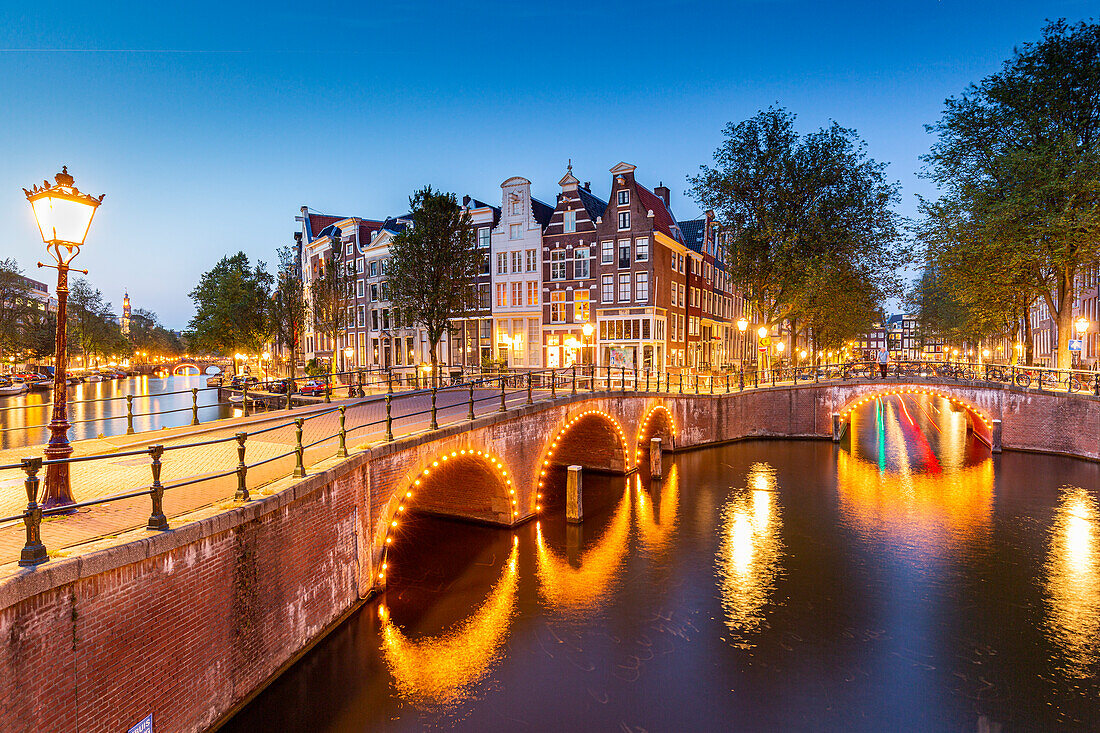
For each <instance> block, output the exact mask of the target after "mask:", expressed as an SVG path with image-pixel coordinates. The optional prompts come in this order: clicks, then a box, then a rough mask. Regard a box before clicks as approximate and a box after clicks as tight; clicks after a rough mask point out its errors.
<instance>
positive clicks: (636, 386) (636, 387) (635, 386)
mask: <svg viewBox="0 0 1100 733" xmlns="http://www.w3.org/2000/svg"><path fill="white" fill-rule="evenodd" d="M634 391H635V392H637V391H638V367H634Z"/></svg>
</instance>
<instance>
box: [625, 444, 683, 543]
mask: <svg viewBox="0 0 1100 733" xmlns="http://www.w3.org/2000/svg"><path fill="white" fill-rule="evenodd" d="M634 480H635V487H636V489H637V491H636V494H635V496H636V497H637V499H636V502H635V513H634V521H635V523H636V524H637V527H638V538H639V539H640V540H641V543H642V551H643V552H645V553H646V554H647V555H650V556H651V557H659V556H663V555H664V554H665V552H666V551H667V550H668V549H669V547H670V546H671V544H672V535H673V534H674V533H675V531H676V519H677V510H678V509H679V504H680V476H679V470H678V468H677V466H676V464H672V467H671V468H670V469H669V472H668V477H667V478H665V480H664V481H660V482H657V481H655V482H653V483H651V484H650V487H649V488H650V491H651V492H659V493H657V497H656V499H657V501H654V497H651V496H649V495H648V494H647V493H646V492H645V490H644V489H642V479H641V477H640V476H635V477H634Z"/></svg>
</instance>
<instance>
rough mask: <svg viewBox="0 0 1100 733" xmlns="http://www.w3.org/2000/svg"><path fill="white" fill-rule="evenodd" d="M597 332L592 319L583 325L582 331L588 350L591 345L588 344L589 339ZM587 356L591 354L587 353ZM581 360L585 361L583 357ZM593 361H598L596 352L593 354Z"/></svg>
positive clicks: (586, 349) (585, 346)
mask: <svg viewBox="0 0 1100 733" xmlns="http://www.w3.org/2000/svg"><path fill="white" fill-rule="evenodd" d="M595 332H596V327H595V326H593V325H592V323H591V321H590V322H588V323H585V324H584V325H583V326H581V333H582V334H584V348H585V351H586V352H587V351H588V349H589V348H590V347H589V345H588V341H589V339H591V338H592V334H593V333H595ZM585 356H589V355H588V354H587V353H586V354H585ZM581 361H584V359H582V360H581ZM591 362H592V363H595V362H596V355H595V354H592V355H591Z"/></svg>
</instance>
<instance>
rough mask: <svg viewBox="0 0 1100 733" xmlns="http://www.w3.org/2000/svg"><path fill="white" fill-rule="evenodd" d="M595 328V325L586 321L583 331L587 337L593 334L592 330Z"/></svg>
mask: <svg viewBox="0 0 1100 733" xmlns="http://www.w3.org/2000/svg"><path fill="white" fill-rule="evenodd" d="M595 330H596V329H595V327H594V326H593V325H592V324H591V323H586V324H584V326H582V327H581V331H582V332H583V333H584V335H585V338H587V337H589V336H591V335H592V332H593V331H595Z"/></svg>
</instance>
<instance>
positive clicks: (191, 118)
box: [0, 0, 1097, 328]
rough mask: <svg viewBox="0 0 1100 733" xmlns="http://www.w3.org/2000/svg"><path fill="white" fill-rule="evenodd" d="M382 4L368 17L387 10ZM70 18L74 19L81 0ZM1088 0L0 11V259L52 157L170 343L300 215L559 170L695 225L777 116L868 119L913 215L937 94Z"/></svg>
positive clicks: (114, 274) (99, 255)
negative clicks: (744, 127) (737, 158)
mask: <svg viewBox="0 0 1100 733" xmlns="http://www.w3.org/2000/svg"><path fill="white" fill-rule="evenodd" d="M376 5H377V6H376ZM66 6H67V7H66ZM1096 7H1097V6H1096V4H1095V3H1094V2H1085V1H1083V0H1073V1H1064V2H1063V1H1059V0H1047V2H1013V1H1012V0H1002V1H1001V2H978V1H974V0H941V1H939V2H935V1H932V0H920V1H915V2H905V1H899V2H881V0H880V1H879V2H866V3H863V2H860V3H855V2H831V3H830V2H820V0H817V1H815V2H793V1H792V2H783V1H780V0H755V1H748V2H737V1H735V0H734V1H730V2H719V3H708V2H674V1H671V0H670V1H668V2H660V3H657V2H650V1H649V0H636V1H635V2H614V3H596V2H590V3H561V2H556V3H547V4H541V3H529V2H509V3H503V2H496V1H495V0H494V1H492V2H481V3H476V4H473V3H469V4H467V3H458V2H453V3H430V2H407V3H390V4H381V3H379V4H374V3H363V2H328V1H325V0H319V1H317V2H313V3H309V4H297V3H295V4H289V3H282V2H265V3H257V4H251V3H224V2H223V3H207V2H192V3H147V2H140V3H139V2H112V3H64V4H61V3H55V4H52V5H51V4H41V3H38V4H26V3H22V4H18V3H5V4H4V5H3V7H2V8H0V96H2V98H3V99H4V100H5V104H4V105H3V107H2V110H3V111H2V113H0V115H2V122H0V161H3V163H2V164H0V257H7V256H14V257H16V258H17V259H18V260H19V262H20V264H21V265H22V266H23V267H24V268H25V270H27V272H28V274H29V275H31V276H32V277H38V278H39V279H44V280H47V281H52V279H51V278H50V277H49V273H48V272H46V271H41V270H39V271H37V274H36V272H35V268H34V263H35V262H37V261H38V260H39V259H41V258H42V257H43V249H42V244H41V240H40V238H39V237H38V234H37V230H36V229H35V227H34V222H33V219H32V216H31V213H30V208H29V206H28V205H27V204H26V200H25V198H24V196H23V192H22V190H21V187H23V186H28V187H29V186H30V185H31V184H32V183H34V182H36V181H41V180H42V179H43V178H46V177H50V176H52V175H53V174H54V173H55V172H56V171H57V170H58V169H59V168H60V165H61V164H62V163H65V164H67V165H68V166H69V170H70V172H71V173H72V174H73V175H74V176H75V177H76V181H77V185H78V186H80V187H81V188H82V189H84V190H87V191H89V192H92V193H96V194H98V193H106V194H107V198H106V200H105V202H104V204H103V206H102V207H101V209H100V212H99V213H98V214H97V217H96V221H95V223H94V224H93V227H92V232H91V234H90V235H89V238H88V245H87V246H86V248H85V250H84V251H83V252H82V253H81V255H80V258H79V260H77V262H78V263H79V264H80V266H81V267H84V268H87V269H89V270H91V275H90V279H91V280H92V282H93V283H94V284H95V285H96V286H98V287H99V288H100V289H102V290H103V291H104V293H105V295H106V296H107V297H108V299H109V300H111V301H112V302H113V303H114V305H115V307H116V308H118V307H119V305H120V303H121V300H122V292H123V290H124V289H128V290H129V292H130V295H131V299H132V300H133V303H134V305H135V307H145V308H149V309H151V310H154V311H156V312H157V313H158V314H159V315H160V317H161V320H162V321H164V322H165V323H166V324H168V325H169V326H172V327H176V328H182V327H184V326H185V325H186V322H187V320H188V318H190V316H191V313H192V308H191V302H190V299H189V298H188V297H187V292H188V291H189V290H190V289H191V288H192V287H193V285H194V283H195V282H196V280H197V278H198V276H199V274H200V273H201V272H203V271H204V270H206V269H209V267H210V266H211V265H212V264H213V263H214V262H215V261H216V260H217V259H218V258H219V257H220V256H221V255H222V254H224V253H228V252H236V251H237V250H239V249H243V250H244V251H245V252H247V253H248V254H249V256H250V257H253V258H259V259H264V260H266V261H268V262H269V263H270V262H272V261H274V259H275V255H274V252H275V249H276V248H277V247H279V246H281V245H284V244H287V243H289V242H290V241H291V232H292V231H293V230H294V228H295V222H294V216H295V215H296V214H297V213H298V208H299V207H300V206H301V205H303V204H306V205H309V206H311V207H313V208H314V209H317V210H319V211H321V212H324V213H334V214H355V215H360V216H368V217H370V216H374V217H378V216H385V215H387V214H393V213H399V212H401V211H402V210H404V209H406V208H407V199H408V196H409V194H410V193H411V192H412V191H413V190H414V189H415V188H417V187H418V186H420V185H423V184H425V183H431V184H432V185H433V186H436V187H441V188H443V189H445V190H449V191H454V192H456V193H458V194H459V195H461V194H463V193H470V194H472V195H474V196H476V197H478V198H482V199H484V200H489V201H496V200H498V198H499V192H500V189H499V188H498V186H499V184H500V182H501V181H503V180H504V179H506V178H508V177H510V176H513V175H522V176H526V177H527V178H529V179H531V180H532V182H533V184H534V193H535V195H536V196H537V197H539V198H542V199H544V200H546V201H550V202H552V201H553V196H554V194H555V193H556V192H557V190H558V189H557V186H556V185H555V183H556V181H557V180H558V179H559V178H560V177H561V175H562V174H563V173H564V168H565V163H566V159H567V158H572V159H573V163H574V172H575V173H576V174H577V176H578V177H579V178H581V179H582V180H591V181H592V184H593V190H594V191H595V192H597V193H599V194H601V195H606V193H605V192H606V190H607V188H608V184H609V178H610V174H609V173H608V172H607V171H608V169H609V168H610V167H611V166H613V165H614V164H615V163H617V162H619V161H620V160H625V161H628V162H631V163H634V164H635V165H637V166H638V178H639V180H640V181H641V182H643V183H645V184H647V185H649V186H650V187H652V186H655V185H657V183H658V182H659V181H663V182H664V183H665V184H666V185H668V186H669V187H670V188H672V192H673V193H672V196H673V201H672V203H673V209H674V211H675V213H676V215H677V216H678V217H680V218H689V217H692V216H695V215H697V214H698V213H699V207H698V206H697V205H696V204H695V203H694V202H693V201H691V200H690V199H689V198H688V197H687V196H686V194H685V190H686V188H687V184H686V177H687V176H688V175H690V174H692V173H694V172H696V171H697V170H698V167H699V165H701V164H705V163H709V162H710V160H711V155H712V153H713V151H714V149H715V148H716V147H717V145H718V144H719V142H720V139H721V130H722V128H723V127H724V125H725V124H726V123H727V122H729V121H739V120H742V119H744V118H746V117H750V116H751V115H753V114H754V113H755V112H756V111H757V110H758V109H761V108H765V107H767V106H768V105H770V104H779V105H782V106H785V107H787V108H789V109H790V110H792V111H793V112H795V113H796V114H798V116H799V124H800V126H801V127H802V128H804V129H814V128H817V127H819V126H821V125H824V124H827V123H828V121H829V120H830V119H835V120H837V121H838V122H840V123H841V124H843V125H845V126H848V127H854V128H855V129H856V130H858V132H859V133H860V134H861V135H862V137H863V138H864V139H865V140H866V141H867V143H868V145H869V149H870V153H871V155H872V156H873V157H875V158H876V159H879V160H884V161H888V162H890V164H891V165H890V168H889V171H890V174H891V176H892V177H893V178H895V179H897V180H899V181H900V182H901V184H902V190H903V197H904V200H903V203H902V206H901V211H902V212H903V213H905V214H907V215H910V214H912V213H913V212H914V211H915V196H916V194H918V193H919V194H925V195H928V194H929V193H931V190H930V188H929V186H928V184H927V183H926V182H925V181H922V180H920V179H918V178H917V177H916V173H917V172H918V170H919V168H920V161H919V156H920V155H921V154H922V153H923V152H924V151H926V150H927V148H928V145H929V143H930V138H929V136H928V135H927V134H926V133H925V132H924V130H923V125H924V124H925V123H928V122H932V121H934V120H935V119H936V118H937V116H938V115H939V112H940V110H941V108H942V103H943V100H944V99H945V98H946V97H947V96H950V95H956V94H958V93H959V92H960V91H962V90H963V89H964V88H965V86H966V85H967V84H968V83H970V82H972V81H977V80H979V79H980V78H982V77H983V76H985V75H987V74H989V73H991V72H992V71H995V70H996V69H997V68H999V66H1000V64H1001V62H1002V61H1003V60H1004V59H1005V58H1007V57H1008V56H1009V55H1010V54H1011V52H1012V49H1013V46H1014V45H1017V44H1019V43H1021V42H1024V41H1027V40H1034V39H1036V38H1038V36H1039V31H1040V29H1041V27H1042V25H1043V22H1044V19H1046V18H1057V17H1066V18H1068V19H1069V20H1071V21H1076V20H1080V19H1083V18H1086V17H1088V16H1089V15H1090V13H1091V14H1094V15H1095V14H1097V13H1096Z"/></svg>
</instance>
